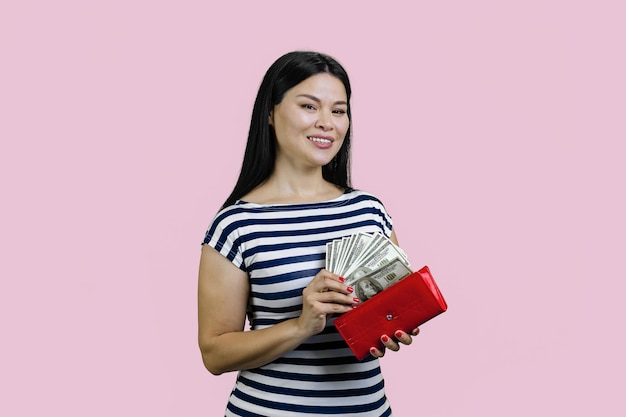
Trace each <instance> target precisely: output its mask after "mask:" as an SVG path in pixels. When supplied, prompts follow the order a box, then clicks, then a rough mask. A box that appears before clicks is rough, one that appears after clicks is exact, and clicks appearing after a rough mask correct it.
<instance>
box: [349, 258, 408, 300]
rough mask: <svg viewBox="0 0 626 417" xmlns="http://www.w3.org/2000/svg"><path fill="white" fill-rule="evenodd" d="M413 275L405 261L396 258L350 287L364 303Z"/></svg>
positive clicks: (362, 276) (357, 280) (354, 282)
mask: <svg viewBox="0 0 626 417" xmlns="http://www.w3.org/2000/svg"><path fill="white" fill-rule="evenodd" d="M411 273H412V271H411V270H410V269H409V267H408V266H406V264H405V263H404V261H403V260H402V259H400V258H396V259H394V260H392V261H391V262H389V263H387V264H385V265H384V266H382V267H380V268H378V269H376V270H374V271H371V272H369V273H368V274H365V275H361V276H360V277H359V278H358V279H356V280H355V281H353V282H352V283H351V284H350V285H352V286H353V287H354V293H355V295H356V296H357V297H359V298H360V299H361V302H363V301H365V300H367V299H368V298H371V297H373V296H375V295H376V294H378V293H379V292H381V291H382V290H384V289H385V288H387V287H389V286H391V285H393V284H395V283H396V282H398V281H400V280H401V279H402V278H405V277H407V276H409V275H410V274H411Z"/></svg>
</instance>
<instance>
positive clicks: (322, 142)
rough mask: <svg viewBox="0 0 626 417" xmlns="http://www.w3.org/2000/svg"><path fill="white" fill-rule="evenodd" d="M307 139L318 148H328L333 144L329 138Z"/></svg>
mask: <svg viewBox="0 0 626 417" xmlns="http://www.w3.org/2000/svg"><path fill="white" fill-rule="evenodd" d="M307 138H308V139H309V140H310V141H311V142H313V143H315V144H316V145H317V146H319V147H329V146H331V145H332V144H333V140H332V139H330V138H322V137H319V136H308V137H307Z"/></svg>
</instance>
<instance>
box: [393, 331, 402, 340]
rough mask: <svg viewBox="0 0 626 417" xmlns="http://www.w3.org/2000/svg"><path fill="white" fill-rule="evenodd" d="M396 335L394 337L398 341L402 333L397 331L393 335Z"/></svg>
mask: <svg viewBox="0 0 626 417" xmlns="http://www.w3.org/2000/svg"><path fill="white" fill-rule="evenodd" d="M394 334H395V335H396V337H397V338H398V339H399V338H401V337H402V332H401V331H400V330H398V331H397V332H395V333H394Z"/></svg>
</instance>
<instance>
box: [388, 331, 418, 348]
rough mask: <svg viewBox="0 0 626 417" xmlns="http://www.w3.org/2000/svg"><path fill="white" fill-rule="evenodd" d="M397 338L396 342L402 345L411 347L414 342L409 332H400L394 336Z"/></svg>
mask: <svg viewBox="0 0 626 417" xmlns="http://www.w3.org/2000/svg"><path fill="white" fill-rule="evenodd" d="M393 335H394V336H395V338H396V340H397V341H398V342H400V343H402V344H405V345H410V344H411V342H413V338H412V337H411V336H410V335H409V334H407V332H404V331H402V330H398V331H396V332H395V333H394V334H393Z"/></svg>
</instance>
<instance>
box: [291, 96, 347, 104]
mask: <svg viewBox="0 0 626 417" xmlns="http://www.w3.org/2000/svg"><path fill="white" fill-rule="evenodd" d="M297 97H306V98H308V99H311V100H313V101H315V102H316V103H321V102H322V100H320V99H319V98H317V97H315V96H312V95H310V94H298V95H297ZM337 104H343V105H345V106H347V105H348V103H347V102H346V101H343V100H339V101H335V105H337Z"/></svg>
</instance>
